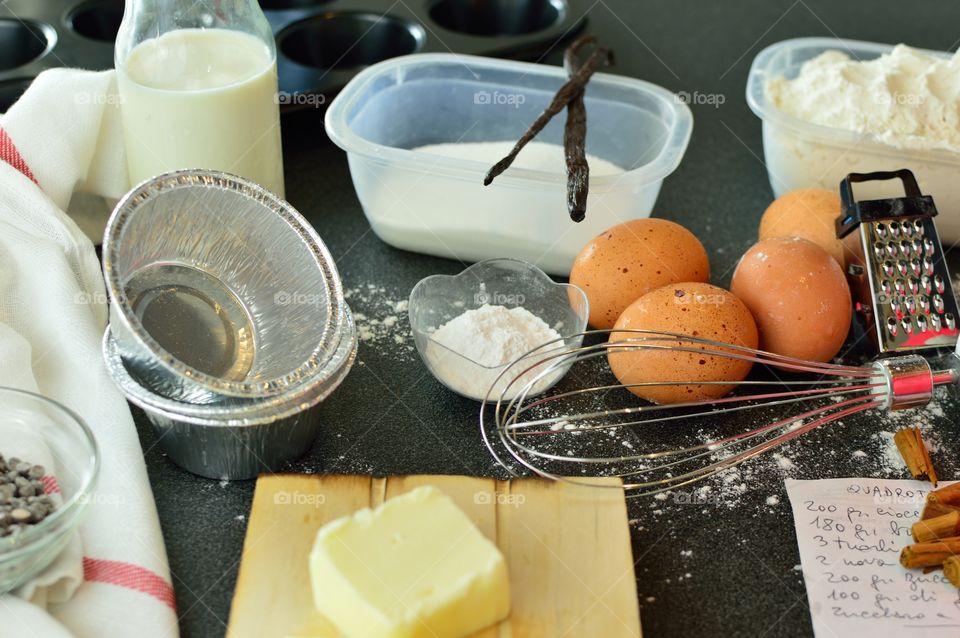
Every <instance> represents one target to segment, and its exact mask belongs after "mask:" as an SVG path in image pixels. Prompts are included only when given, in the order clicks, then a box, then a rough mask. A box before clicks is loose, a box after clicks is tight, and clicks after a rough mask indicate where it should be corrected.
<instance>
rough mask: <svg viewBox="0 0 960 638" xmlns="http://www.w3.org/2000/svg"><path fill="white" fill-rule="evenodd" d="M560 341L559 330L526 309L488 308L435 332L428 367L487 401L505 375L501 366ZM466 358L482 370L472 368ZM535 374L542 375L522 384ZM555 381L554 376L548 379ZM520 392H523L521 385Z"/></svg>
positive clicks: (456, 387) (468, 393)
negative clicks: (550, 343)
mask: <svg viewBox="0 0 960 638" xmlns="http://www.w3.org/2000/svg"><path fill="white" fill-rule="evenodd" d="M559 338H560V334H559V333H558V332H557V331H556V330H554V329H553V328H551V327H550V326H548V325H547V323H546V322H545V321H543V319H541V318H540V317H538V316H536V315H534V314H533V313H532V312H530V311H529V310H527V309H526V308H523V307H519V306H518V307H516V308H510V309H508V308H505V307H504V306H490V305H486V304H484V305H482V306H480V307H479V308H475V309H473V310H467V311H466V312H464V313H462V314H460V315H459V316H457V317H454V318H453V319H451V320H450V321H448V322H447V323H445V324H443V325H442V326H440V327H439V328H437V330H436V331H435V332H434V333H433V334H432V335H431V342H430V343H429V344H428V346H427V362H428V364H429V365H430V367H431V369H432V370H433V372H434V374H436V375H437V376H438V377H439V378H440V379H441V380H442V381H443V382H444V383H446V384H447V385H448V386H450V387H451V388H452V389H454V390H456V391H457V392H459V393H461V394H463V395H466V396H469V397H471V398H475V399H483V398H484V397H485V396H486V394H487V391H488V390H490V388H491V386H492V385H493V384H494V382H495V381H496V380H497V377H498V376H499V375H500V373H501V372H502V367H501V366H504V365H506V364H508V363H510V362H512V361H514V360H515V359H517V358H518V357H521V356H523V355H524V354H526V353H527V352H529V351H530V350H533V349H534V348H536V347H537V346H540V345H543V344H545V343H547V342H549V341H553V340H554V339H559ZM437 344H440V345H439V346H438V345H437ZM440 346H442V347H440ZM453 353H456V354H453ZM458 355H459V356H458ZM464 358H466V359H470V360H471V361H473V362H475V364H479V365H474V364H470V363H469V362H467V361H465V360H464ZM537 372H539V370H536V371H532V372H531V373H528V374H525V375H523V376H522V377H521V379H522V380H523V382H526V381H527V380H529V379H532V378H533V376H535V375H536V373H537ZM556 378H557V375H556V374H552V375H550V377H548V379H552V380H555V379H556ZM548 379H544V380H543V381H541V382H540V384H538V388H540V387H541V386H545V385H546V383H545V382H546V381H548ZM498 387H500V386H498ZM516 387H517V389H518V390H519V389H520V388H521V387H522V383H521V384H519V385H517V386H516ZM541 389H542V388H541ZM508 396H509V395H508Z"/></svg>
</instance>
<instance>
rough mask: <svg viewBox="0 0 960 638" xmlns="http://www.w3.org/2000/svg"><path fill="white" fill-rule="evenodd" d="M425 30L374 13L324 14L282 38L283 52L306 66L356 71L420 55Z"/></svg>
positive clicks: (285, 32)
mask: <svg viewBox="0 0 960 638" xmlns="http://www.w3.org/2000/svg"><path fill="white" fill-rule="evenodd" d="M424 37H425V33H424V30H423V27H421V26H420V25H418V24H415V23H413V22H407V21H405V20H401V19H398V18H395V17H392V16H387V15H377V14H374V13H343V14H336V13H335V14H324V15H321V16H318V17H315V18H310V19H307V20H302V21H300V22H296V23H294V24H292V25H290V26H289V27H288V28H287V29H284V30H283V31H282V32H281V33H280V34H279V35H278V36H277V40H278V41H279V43H280V52H281V53H282V54H283V55H285V56H287V57H288V58H290V59H291V60H293V61H294V62H296V63H297V64H302V65H303V66H309V67H313V68H317V69H356V68H360V67H364V66H368V65H370V64H373V63H375V62H380V61H381V60H386V59H387V58H393V57H397V56H400V55H407V54H408V53H414V52H416V51H417V50H418V49H419V48H420V46H421V45H422V44H423V40H424Z"/></svg>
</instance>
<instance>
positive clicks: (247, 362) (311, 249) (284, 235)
mask: <svg viewBox="0 0 960 638" xmlns="http://www.w3.org/2000/svg"><path fill="white" fill-rule="evenodd" d="M103 269H104V276H105V278H106V283H107V292H108V294H109V298H110V325H109V327H108V329H107V331H106V333H105V334H104V338H103V355H104V359H105V361H106V364H107V369H108V370H109V372H110V375H111V377H112V378H113V380H114V382H115V383H116V384H117V386H118V387H119V388H120V389H121V391H122V392H123V393H124V395H125V396H126V397H127V399H128V400H129V401H130V402H132V403H133V404H135V405H137V406H138V407H140V408H141V409H143V411H144V412H145V413H146V416H147V418H148V419H149V420H150V422H151V423H152V424H153V427H154V429H155V431H156V433H157V436H158V438H159V443H160V445H161V447H162V449H163V450H164V451H165V452H166V453H167V455H168V457H169V458H170V459H171V460H173V461H174V462H176V463H177V464H179V465H181V466H182V467H184V468H185V469H187V470H189V471H191V472H194V473H196V474H200V475H202V476H207V477H211V478H218V479H244V478H251V477H254V476H256V475H258V474H260V473H261V472H265V471H272V470H275V469H277V468H278V467H279V466H281V465H282V464H283V463H285V462H288V461H290V460H293V459H295V458H297V457H298V456H300V455H302V454H303V453H304V452H306V450H307V449H308V448H309V447H310V445H311V444H312V443H313V440H314V439H315V437H316V434H317V432H318V428H319V427H320V420H319V418H318V416H319V415H318V411H317V409H316V407H317V405H318V404H319V403H320V402H321V401H323V400H324V399H325V398H326V397H327V396H329V395H330V393H332V392H333V391H334V390H335V389H336V388H337V386H339V384H340V382H341V381H342V380H343V379H344V377H346V375H347V373H348V372H349V370H350V368H351V366H352V365H353V361H354V358H355V356H356V349H357V336H356V330H355V327H354V323H353V318H352V316H351V314H350V309H349V308H348V307H347V304H346V303H345V301H344V298H343V289H342V286H341V283H340V277H339V274H338V273H337V270H336V267H335V265H334V263H333V258H332V257H331V256H330V253H329V252H328V250H327V248H326V246H324V244H323V241H322V240H321V239H320V237H319V236H318V235H317V234H316V232H315V231H314V230H313V229H312V227H311V226H310V225H309V224H308V223H307V221H306V220H305V219H304V218H303V217H302V216H301V215H300V214H299V213H298V212H297V211H296V210H295V209H294V208H293V207H292V206H290V204H288V203H287V202H286V201H284V200H282V199H280V198H278V197H277V196H276V195H274V194H273V193H271V192H269V191H267V190H266V189H264V188H262V187H260V186H258V185H257V184H255V183H253V182H250V181H248V180H245V179H242V178H240V177H236V176H234V175H229V174H226V173H220V172H216V171H208V170H195V169H191V170H183V171H177V172H173V173H168V174H165V175H160V176H157V177H155V178H153V179H150V180H148V181H146V182H144V183H142V184H140V185H138V186H137V187H135V188H134V189H133V190H132V191H130V192H129V193H128V194H127V195H126V196H125V197H124V198H123V199H122V200H121V201H120V202H119V203H118V204H117V207H116V209H115V210H114V212H113V214H112V215H111V217H110V220H109V222H108V223H107V229H106V232H105V235H104V240H103Z"/></svg>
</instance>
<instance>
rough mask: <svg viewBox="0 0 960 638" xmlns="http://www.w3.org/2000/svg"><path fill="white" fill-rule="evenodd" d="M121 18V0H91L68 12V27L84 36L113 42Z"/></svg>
mask: <svg viewBox="0 0 960 638" xmlns="http://www.w3.org/2000/svg"><path fill="white" fill-rule="evenodd" d="M121 20H123V0H92V1H91V2H85V3H83V4H81V5H80V6H79V7H77V8H76V9H74V10H73V11H72V12H71V13H70V17H69V18H68V20H67V22H68V23H69V24H70V27H71V28H72V29H73V30H74V31H76V32H77V33H79V34H80V35H82V36H83V37H85V38H90V39H91V40H101V41H103V42H113V41H114V40H115V39H116V37H117V31H118V30H119V29H120V21H121Z"/></svg>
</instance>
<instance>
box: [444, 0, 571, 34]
mask: <svg viewBox="0 0 960 638" xmlns="http://www.w3.org/2000/svg"><path fill="white" fill-rule="evenodd" d="M563 11H564V5H563V3H561V2H559V1H557V0H437V1H436V2H434V3H433V4H432V5H431V6H430V18H431V19H433V21H434V22H436V23H437V24H439V25H440V26H442V27H443V28H445V29H448V30H450V31H458V32H460V33H469V34H472V35H480V36H500V35H523V34H527V33H536V32H537V31H543V30H544V29H546V28H548V27H550V26H552V25H553V24H556V23H557V22H558V21H559V20H560V19H561V17H563Z"/></svg>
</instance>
